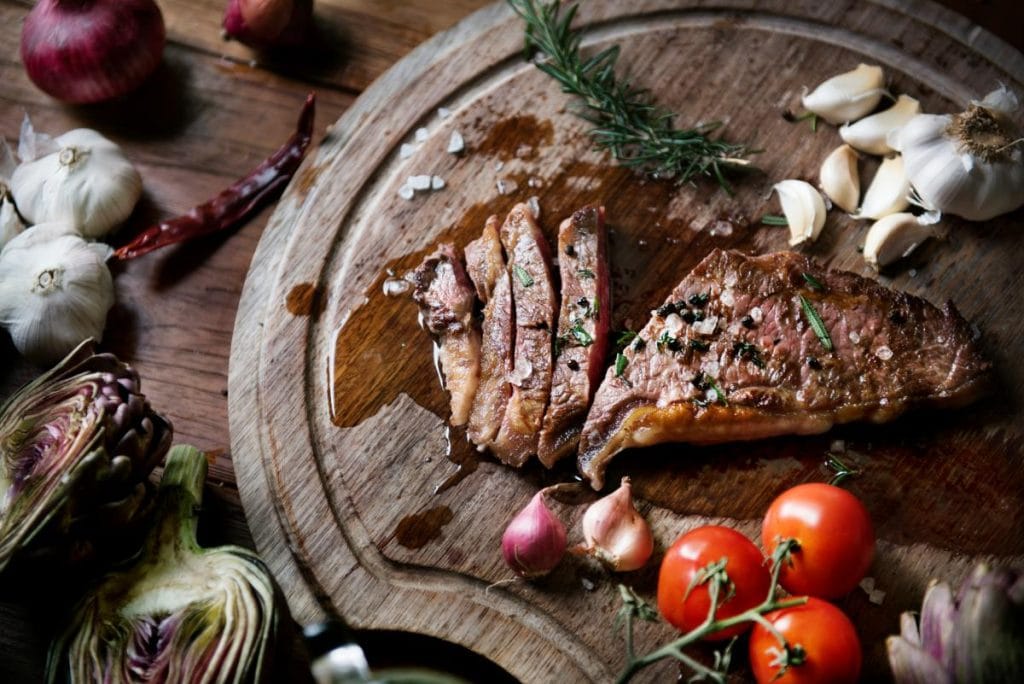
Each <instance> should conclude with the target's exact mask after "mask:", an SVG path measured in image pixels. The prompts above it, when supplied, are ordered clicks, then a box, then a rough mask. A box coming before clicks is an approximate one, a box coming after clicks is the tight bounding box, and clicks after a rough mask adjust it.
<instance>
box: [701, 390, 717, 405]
mask: <svg viewBox="0 0 1024 684" xmlns="http://www.w3.org/2000/svg"><path fill="white" fill-rule="evenodd" d="M704 399H705V400H706V401H707V402H708V403H709V404H714V403H715V402H716V401H718V392H716V391H715V389H714V388H711V389H709V390H708V391H707V392H705V393H704Z"/></svg>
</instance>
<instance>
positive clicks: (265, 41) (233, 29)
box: [224, 0, 313, 48]
mask: <svg viewBox="0 0 1024 684" xmlns="http://www.w3.org/2000/svg"><path fill="white" fill-rule="evenodd" d="M312 19H313V0H228V6H227V9H226V10H225V12H224V34H225V35H226V36H227V37H228V38H234V39H235V40H237V41H238V42H240V43H245V44H246V45H249V46H252V47H257V48H265V47H274V46H287V45H298V44H300V43H302V42H303V41H304V40H305V38H306V34H307V33H308V32H309V27H310V25H311V24H312Z"/></svg>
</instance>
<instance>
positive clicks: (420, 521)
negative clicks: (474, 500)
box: [385, 506, 454, 549]
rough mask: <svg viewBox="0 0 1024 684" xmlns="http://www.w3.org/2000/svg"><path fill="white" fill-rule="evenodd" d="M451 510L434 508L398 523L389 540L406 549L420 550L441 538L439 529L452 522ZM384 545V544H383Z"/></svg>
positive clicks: (414, 514)
mask: <svg viewBox="0 0 1024 684" xmlns="http://www.w3.org/2000/svg"><path fill="white" fill-rule="evenodd" d="M453 517H454V516H453V515H452V510H451V509H450V508H448V507H447V506H436V507H434V508H430V509H428V510H425V511H423V512H421V513H413V514H412V515H407V516H405V517H404V518H402V519H401V520H400V521H398V525H397V526H396V527H395V531H394V532H392V533H391V538H392V539H394V540H395V541H396V542H398V543H399V544H400V545H402V546H404V547H405V548H407V549H422V548H423V547H424V546H426V545H427V544H429V543H430V542H432V541H434V540H435V539H437V538H439V537H440V536H441V528H442V527H444V526H445V525H447V524H448V523H450V522H451V521H452V518H453ZM385 543H386V542H385Z"/></svg>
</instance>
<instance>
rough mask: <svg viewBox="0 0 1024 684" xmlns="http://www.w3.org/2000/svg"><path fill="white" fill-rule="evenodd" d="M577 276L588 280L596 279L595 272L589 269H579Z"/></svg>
mask: <svg viewBox="0 0 1024 684" xmlns="http://www.w3.org/2000/svg"><path fill="white" fill-rule="evenodd" d="M576 275H578V276H579V277H580V278H587V279H593V278H594V272H593V271H591V270H590V269H589V268H580V269H577V271H576Z"/></svg>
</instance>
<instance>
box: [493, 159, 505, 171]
mask: <svg viewBox="0 0 1024 684" xmlns="http://www.w3.org/2000/svg"><path fill="white" fill-rule="evenodd" d="M503 168H505V162H503V161H496V162H494V170H495V171H501V170H502V169H503Z"/></svg>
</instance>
